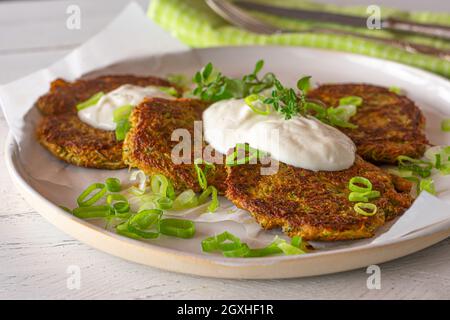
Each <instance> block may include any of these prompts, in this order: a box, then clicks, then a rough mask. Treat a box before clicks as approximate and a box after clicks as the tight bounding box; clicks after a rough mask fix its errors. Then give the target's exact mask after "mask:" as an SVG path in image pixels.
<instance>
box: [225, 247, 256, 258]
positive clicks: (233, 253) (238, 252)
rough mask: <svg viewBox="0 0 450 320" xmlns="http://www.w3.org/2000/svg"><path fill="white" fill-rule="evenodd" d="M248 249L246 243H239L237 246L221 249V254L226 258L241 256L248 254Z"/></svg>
mask: <svg viewBox="0 0 450 320" xmlns="http://www.w3.org/2000/svg"><path fill="white" fill-rule="evenodd" d="M249 252H250V249H249V247H248V245H247V244H246V243H243V244H241V245H240V246H239V247H238V248H236V249H232V250H226V251H223V252H222V254H223V256H224V257H227V258H242V257H245V256H247V255H248V254H249Z"/></svg>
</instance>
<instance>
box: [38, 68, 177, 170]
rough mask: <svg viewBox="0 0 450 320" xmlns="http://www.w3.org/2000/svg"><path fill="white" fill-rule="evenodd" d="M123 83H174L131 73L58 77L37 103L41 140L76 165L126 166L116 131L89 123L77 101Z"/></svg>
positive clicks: (49, 148) (165, 84)
mask: <svg viewBox="0 0 450 320" xmlns="http://www.w3.org/2000/svg"><path fill="white" fill-rule="evenodd" d="M124 84H133V85H138V86H150V85H157V86H172V85H171V84H170V83H169V82H168V81H166V80H163V79H159V78H155V77H140V76H132V75H109V76H101V77H97V78H92V79H88V80H85V79H83V80H81V79H80V80H76V81H75V82H67V81H65V80H63V79H56V80H55V81H53V82H52V83H51V88H50V91H49V92H48V93H47V94H45V95H43V96H41V97H40V98H39V99H38V100H37V101H36V103H35V105H36V107H37V108H38V109H39V110H40V111H41V113H42V114H43V115H44V118H43V119H42V120H41V122H40V123H39V124H38V127H37V130H36V134H37V139H38V141H39V142H40V143H41V144H42V145H43V146H44V147H45V148H47V149H48V150H49V151H50V152H51V153H52V154H54V155H55V156H56V157H58V158H59V159H61V160H64V161H66V162H69V163H72V164H74V165H77V166H82V167H90V168H99V169H120V168H125V167H126V165H125V164H124V162H123V160H122V144H123V143H122V141H117V140H116V138H115V133H114V131H105V130H101V129H96V128H94V127H91V126H89V125H88V124H86V123H84V122H82V121H81V120H80V119H79V118H78V115H77V110H76V105H77V104H78V103H80V102H83V101H85V100H87V99H89V98H90V97H91V96H93V95H94V94H96V93H98V92H100V91H103V92H104V93H107V92H110V91H112V90H114V89H117V88H118V87H120V86H121V85H124Z"/></svg>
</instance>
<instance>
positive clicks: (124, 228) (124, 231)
mask: <svg viewBox="0 0 450 320" xmlns="http://www.w3.org/2000/svg"><path fill="white" fill-rule="evenodd" d="M116 232H117V234H120V235H122V236H125V237H128V238H132V239H137V240H140V239H142V238H141V237H140V236H139V235H137V234H135V233H133V232H130V231H128V221H127V222H124V223H121V224H119V225H117V226H116Z"/></svg>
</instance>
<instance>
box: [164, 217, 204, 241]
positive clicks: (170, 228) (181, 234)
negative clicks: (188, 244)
mask: <svg viewBox="0 0 450 320" xmlns="http://www.w3.org/2000/svg"><path fill="white" fill-rule="evenodd" d="M159 230H160V232H161V233H162V234H165V235H167V236H172V237H177V238H184V239H188V238H192V237H193V236H194V235H195V224H194V222H192V221H190V220H182V219H163V220H161V221H160V223H159Z"/></svg>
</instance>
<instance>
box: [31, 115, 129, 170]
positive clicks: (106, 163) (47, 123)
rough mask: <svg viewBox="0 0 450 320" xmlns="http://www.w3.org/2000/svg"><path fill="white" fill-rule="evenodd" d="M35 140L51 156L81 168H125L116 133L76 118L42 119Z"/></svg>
mask: <svg viewBox="0 0 450 320" xmlns="http://www.w3.org/2000/svg"><path fill="white" fill-rule="evenodd" d="M37 138H38V141H39V142H40V143H41V144H42V145H43V146H44V147H45V148H47V149H48V150H49V151H50V152H51V153H52V154H53V155H55V156H56V157H58V158H59V159H61V160H64V161H66V162H69V163H71V164H74V165H77V166H80V167H90V168H99V169H120V168H125V167H126V166H125V164H124V163H123V161H122V141H117V140H116V137H115V132H114V131H105V130H101V129H96V128H94V127H91V126H90V125H88V124H86V123H84V122H83V121H81V120H80V119H79V118H78V116H77V115H76V114H70V113H66V114H60V115H54V116H46V117H44V119H43V120H42V122H41V123H40V124H39V127H38V129H37Z"/></svg>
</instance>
